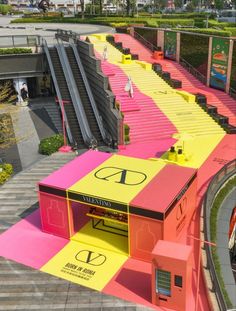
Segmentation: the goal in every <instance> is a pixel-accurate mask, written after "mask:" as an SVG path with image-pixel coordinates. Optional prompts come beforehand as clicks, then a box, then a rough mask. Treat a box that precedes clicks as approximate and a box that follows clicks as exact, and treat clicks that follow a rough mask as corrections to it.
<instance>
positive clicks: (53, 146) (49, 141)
mask: <svg viewBox="0 0 236 311" xmlns="http://www.w3.org/2000/svg"><path fill="white" fill-rule="evenodd" d="M63 144H64V140H63V135H61V134H57V135H54V136H51V137H49V138H44V139H42V140H41V141H40V144H39V153H41V154H45V155H50V154H52V153H54V152H56V151H58V149H59V148H60V147H61V146H63Z"/></svg>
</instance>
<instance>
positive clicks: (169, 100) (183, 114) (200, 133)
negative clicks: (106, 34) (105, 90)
mask: <svg viewBox="0 0 236 311" xmlns="http://www.w3.org/2000/svg"><path fill="white" fill-rule="evenodd" d="M90 39H91V42H92V43H93V44H94V48H95V50H96V51H98V52H99V53H101V54H102V52H103V49H104V45H106V46H107V49H108V61H109V62H110V63H112V64H115V65H118V66H119V67H120V68H121V69H122V70H123V71H124V73H125V74H127V75H129V76H130V77H131V79H132V81H133V82H134V84H135V85H136V86H137V87H138V89H139V90H140V91H141V92H142V93H144V94H146V95H147V96H150V97H151V98H152V99H153V101H154V102H155V103H156V105H157V106H158V108H159V109H160V110H161V111H162V112H163V113H164V114H165V115H166V116H167V117H168V119H169V120H170V121H171V122H172V123H173V124H174V125H175V127H176V129H177V131H176V132H179V133H188V134H191V135H193V136H195V137H196V138H195V139H194V140H193V142H191V143H189V146H191V148H190V149H191V150H190V153H191V154H192V158H191V159H192V160H189V161H188V163H185V164H184V165H187V166H191V167H199V166H201V164H202V163H203V162H204V161H205V160H206V158H207V157H208V156H209V154H210V153H211V152H212V151H213V149H214V148H215V147H216V146H217V144H218V143H219V141H220V140H221V139H222V138H223V137H224V135H225V132H224V130H223V129H222V128H221V127H220V126H219V125H218V124H217V123H216V122H215V121H214V120H213V119H212V118H211V117H210V116H209V115H208V114H207V113H206V112H205V111H203V110H202V109H201V108H200V107H199V106H198V105H197V104H196V103H193V102H188V101H187V100H186V99H185V98H184V97H185V96H183V94H182V95H181V94H178V93H177V92H178V91H176V90H174V89H172V88H171V87H170V86H169V85H168V84H167V83H166V82H165V81H164V80H163V79H162V78H160V77H159V76H158V75H156V74H155V73H154V71H147V70H145V69H144V68H143V67H142V66H141V65H140V64H138V63H136V62H135V61H133V62H132V63H131V64H128V65H125V64H122V63H121V55H122V54H121V53H120V52H119V51H118V50H117V49H116V48H114V47H113V46H112V45H111V44H109V43H108V42H106V43H104V42H101V41H100V40H98V39H97V38H94V37H90ZM184 93H185V94H186V95H187V92H184ZM134 96H135V95H134Z"/></svg>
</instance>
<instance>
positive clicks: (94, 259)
mask: <svg viewBox="0 0 236 311" xmlns="http://www.w3.org/2000/svg"><path fill="white" fill-rule="evenodd" d="M127 258H128V257H127V256H125V255H122V254H118V253H114V252H112V251H108V250H104V249H100V248H97V247H94V246H91V245H86V244H83V243H79V242H74V241H71V242H69V243H68V244H67V245H66V246H65V247H64V248H63V249H62V250H61V251H60V252H59V253H58V254H57V255H55V256H54V257H53V258H52V259H51V260H50V261H49V262H48V263H46V264H45V265H44V266H43V267H42V268H41V269H40V270H41V271H44V272H47V273H49V274H52V275H54V276H57V277H61V278H63V279H66V280H68V281H71V282H74V283H77V284H80V285H83V286H87V287H90V288H92V289H96V290H102V289H103V288H104V287H105V286H106V285H107V283H108V282H109V281H110V279H111V278H112V277H113V276H114V274H115V273H116V272H117V271H118V270H119V269H120V267H121V266H122V265H123V264H124V263H125V261H126V260H127Z"/></svg>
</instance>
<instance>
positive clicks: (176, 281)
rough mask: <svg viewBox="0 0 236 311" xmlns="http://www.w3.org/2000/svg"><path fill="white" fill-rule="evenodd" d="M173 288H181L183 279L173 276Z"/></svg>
mask: <svg viewBox="0 0 236 311" xmlns="http://www.w3.org/2000/svg"><path fill="white" fill-rule="evenodd" d="M175 286H178V287H182V286H183V278H182V276H180V275H175Z"/></svg>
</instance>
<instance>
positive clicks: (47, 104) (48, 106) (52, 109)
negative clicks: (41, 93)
mask: <svg viewBox="0 0 236 311" xmlns="http://www.w3.org/2000/svg"><path fill="white" fill-rule="evenodd" d="M30 108H31V110H34V109H40V108H44V109H45V110H46V111H47V113H48V115H49V117H50V118H51V120H52V122H53V124H54V125H55V127H56V129H57V130H58V132H59V133H62V120H61V116H60V112H59V109H58V104H56V102H55V98H54V97H39V98H34V99H30Z"/></svg>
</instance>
